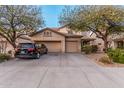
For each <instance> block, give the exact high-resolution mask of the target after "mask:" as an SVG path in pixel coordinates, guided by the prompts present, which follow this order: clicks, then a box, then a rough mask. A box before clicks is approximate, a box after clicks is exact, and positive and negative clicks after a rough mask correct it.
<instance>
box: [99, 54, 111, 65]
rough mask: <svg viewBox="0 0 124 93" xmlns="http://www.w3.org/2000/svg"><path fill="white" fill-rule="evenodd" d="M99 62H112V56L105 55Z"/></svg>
mask: <svg viewBox="0 0 124 93" xmlns="http://www.w3.org/2000/svg"><path fill="white" fill-rule="evenodd" d="M99 62H102V63H104V64H111V63H112V62H111V60H110V58H109V57H108V56H103V57H101V58H100V59H99Z"/></svg>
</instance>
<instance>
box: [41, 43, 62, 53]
mask: <svg viewBox="0 0 124 93" xmlns="http://www.w3.org/2000/svg"><path fill="white" fill-rule="evenodd" d="M43 44H45V45H46V47H47V48H48V52H61V42H43Z"/></svg>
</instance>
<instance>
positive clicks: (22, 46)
mask: <svg viewBox="0 0 124 93" xmlns="http://www.w3.org/2000/svg"><path fill="white" fill-rule="evenodd" d="M47 52H48V49H47V47H46V46H45V45H44V44H35V43H19V45H18V47H17V48H16V51H15V57H16V58H36V59H39V58H40V55H41V54H47Z"/></svg>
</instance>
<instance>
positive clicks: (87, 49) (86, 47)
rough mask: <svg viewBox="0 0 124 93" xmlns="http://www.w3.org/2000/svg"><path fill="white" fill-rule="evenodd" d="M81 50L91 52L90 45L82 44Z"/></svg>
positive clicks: (86, 52)
mask: <svg viewBox="0 0 124 93" xmlns="http://www.w3.org/2000/svg"><path fill="white" fill-rule="evenodd" d="M82 51H84V52H85V54H89V53H91V52H92V46H90V45H85V46H83V48H82Z"/></svg>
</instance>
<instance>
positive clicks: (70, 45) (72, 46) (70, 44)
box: [66, 41, 78, 52]
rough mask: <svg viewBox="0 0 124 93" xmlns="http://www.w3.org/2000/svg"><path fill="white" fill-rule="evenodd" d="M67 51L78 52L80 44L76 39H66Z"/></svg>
mask: <svg viewBox="0 0 124 93" xmlns="http://www.w3.org/2000/svg"><path fill="white" fill-rule="evenodd" d="M66 52H78V44H77V42H76V41H66Z"/></svg>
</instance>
